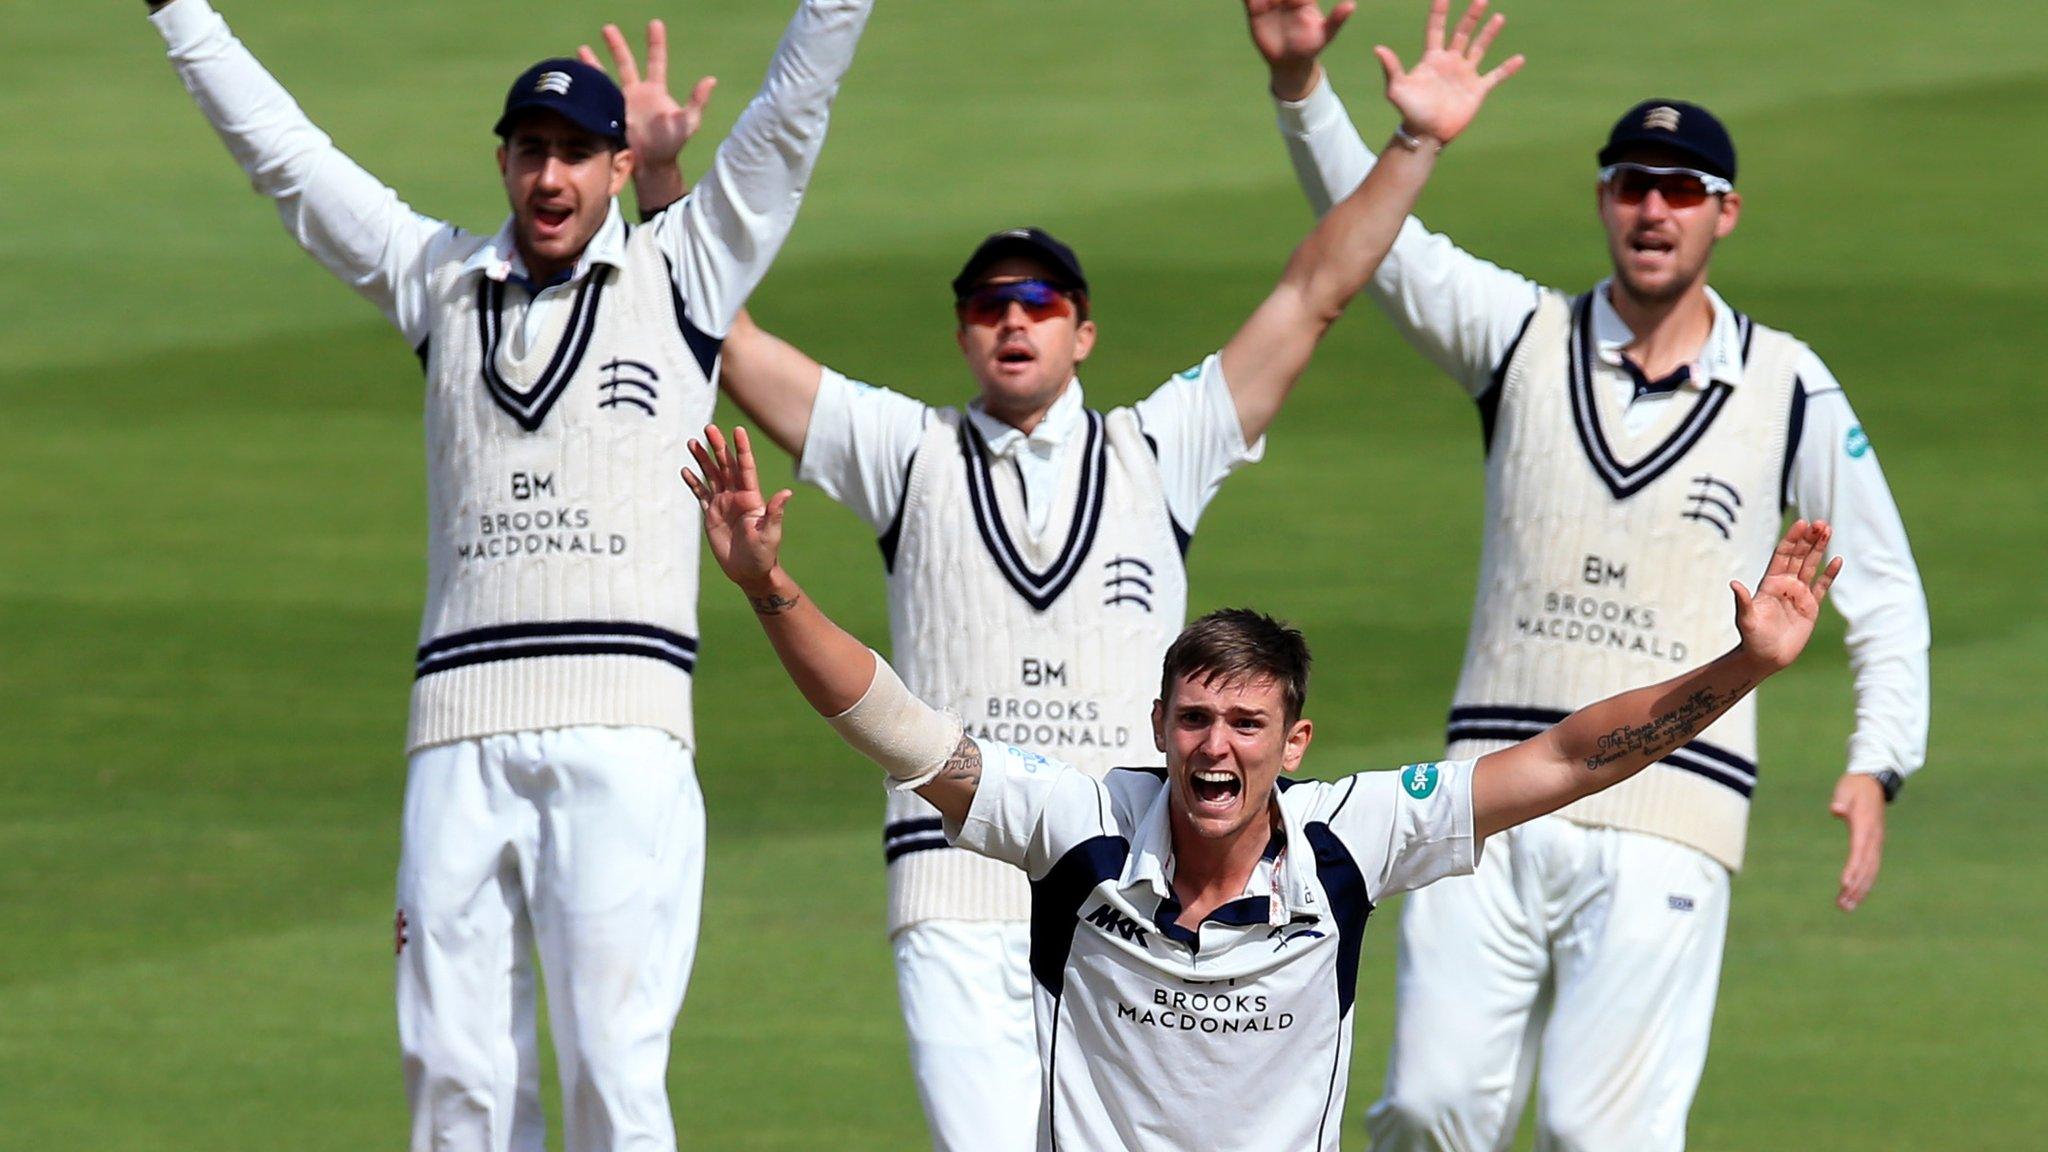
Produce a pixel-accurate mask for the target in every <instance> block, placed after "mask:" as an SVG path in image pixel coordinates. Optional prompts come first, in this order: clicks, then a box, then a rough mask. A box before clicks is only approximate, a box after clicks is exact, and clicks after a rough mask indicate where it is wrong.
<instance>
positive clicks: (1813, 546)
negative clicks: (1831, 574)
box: [1799, 520, 1829, 585]
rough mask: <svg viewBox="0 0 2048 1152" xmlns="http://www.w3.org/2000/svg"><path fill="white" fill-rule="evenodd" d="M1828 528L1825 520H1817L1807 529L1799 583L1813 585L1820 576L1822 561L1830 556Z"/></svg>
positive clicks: (1800, 561) (1800, 564)
mask: <svg viewBox="0 0 2048 1152" xmlns="http://www.w3.org/2000/svg"><path fill="white" fill-rule="evenodd" d="M1828 536H1829V531H1828V526H1827V522H1826V521H1824V520H1817V521H1815V522H1814V523H1813V524H1811V525H1810V526H1808V528H1807V532H1806V551H1805V553H1804V554H1803V555H1801V556H1800V557H1799V582H1800V583H1801V584H1806V585H1811V584H1812V583H1813V578H1814V577H1815V576H1817V575H1819V574H1820V565H1821V561H1822V560H1824V559H1826V558H1827V554H1828Z"/></svg>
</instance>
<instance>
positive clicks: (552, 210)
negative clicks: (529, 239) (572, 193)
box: [533, 204, 576, 240]
mask: <svg viewBox="0 0 2048 1152" xmlns="http://www.w3.org/2000/svg"><path fill="white" fill-rule="evenodd" d="M575 216H576V213H575V212H574V211H573V210H571V209H570V208H569V207H568V206H567V205H562V204H536V205H534V206H533V230H534V232H535V234H536V235H538V236H539V237H540V238H541V239H543V240H553V239H557V238H559V237H560V236H562V235H563V234H564V233H565V232H567V231H568V229H569V221H570V220H572V219H574V218H575Z"/></svg>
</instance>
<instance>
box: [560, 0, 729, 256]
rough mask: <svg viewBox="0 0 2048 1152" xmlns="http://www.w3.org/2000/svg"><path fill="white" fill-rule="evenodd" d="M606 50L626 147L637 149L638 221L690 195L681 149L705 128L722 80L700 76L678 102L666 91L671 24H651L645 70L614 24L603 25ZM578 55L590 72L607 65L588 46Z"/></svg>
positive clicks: (635, 191) (636, 197)
mask: <svg viewBox="0 0 2048 1152" xmlns="http://www.w3.org/2000/svg"><path fill="white" fill-rule="evenodd" d="M604 43H605V49H606V50H607V51H609V52H610V53H611V57H612V70H613V72H614V73H615V74H616V75H617V77H618V81H619V94H620V95H621V96H623V97H625V100H626V147H628V148H630V149H632V150H633V198H634V199H635V200H637V201H639V204H640V219H642V220H647V219H651V218H652V217H653V216H654V215H655V214H656V213H657V212H660V211H662V210H663V209H665V208H667V207H668V206H669V205H671V204H673V203H675V202H676V201H678V200H681V199H682V198H683V194H684V193H685V192H688V191H689V186H688V184H687V183H686V182H685V181H684V179H683V169H682V164H681V162H680V161H681V157H682V152H683V148H684V147H685V146H686V145H688V144H689V143H690V141H691V140H692V139H695V138H696V135H697V130H698V129H700V128H702V127H703V126H704V109H705V107H706V106H707V105H709V104H710V103H711V93H712V91H713V90H714V89H716V88H717V87H718V77H716V76H701V77H699V78H698V79H697V83H696V84H695V85H693V86H692V87H691V88H690V99H689V101H688V102H686V103H678V102H677V101H676V98H675V96H674V95H673V94H672V93H670V92H669V90H668V25H667V24H665V23H663V22H662V21H660V20H649V21H648V22H647V72H646V74H645V75H642V74H641V72H640V63H639V61H638V60H637V59H635V58H634V56H633V46H632V45H631V44H630V43H628V42H627V41H626V34H625V33H624V32H621V31H619V26H618V25H616V24H607V25H605V26H604ZM576 55H577V57H579V58H580V59H581V60H582V61H583V62H584V63H585V64H588V65H590V66H591V67H592V68H603V67H604V62H603V61H601V60H599V59H598V58H597V53H596V52H595V51H593V50H592V49H591V47H590V45H588V44H585V45H583V46H582V47H580V48H578V49H576Z"/></svg>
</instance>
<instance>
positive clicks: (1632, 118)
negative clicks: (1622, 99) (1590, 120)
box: [1600, 100, 1735, 184]
mask: <svg viewBox="0 0 2048 1152" xmlns="http://www.w3.org/2000/svg"><path fill="white" fill-rule="evenodd" d="M1647 145H1657V146H1661V147H1664V148H1670V149H1672V150H1673V151H1677V152H1683V153H1685V154H1686V155H1687V156H1689V157H1691V158H1692V159H1693V160H1694V161H1695V162H1696V163H1698V165H1699V167H1700V170H1701V171H1703V172H1707V173H1710V174H1712V175H1715V176H1719V177H1721V178H1722V179H1724V180H1726V181H1728V182H1729V183H1731V184H1733V183H1734V182H1735V141H1733V140H1731V139H1729V138H1728V129H1726V128H1723V127H1722V126H1721V122H1720V121H1719V120H1717V119H1715V118H1714V114H1713V113H1712V112H1709V111H1707V110H1706V109H1705V108H1702V107H1700V106H1699V105H1697V104H1688V103H1686V102H1685V101H1683V100H1645V101H1643V102H1642V103H1641V104H1638V105H1636V106H1635V107H1633V108H1631V109H1629V110H1628V111H1626V112H1624V113H1622V114H1621V119H1619V120H1617V121H1615V122H1614V131H1612V132H1609V133H1608V134H1607V146H1606V147H1605V148H1602V149H1600V163H1602V164H1612V163H1614V162H1615V161H1617V160H1619V159H1621V156H1622V153H1624V152H1627V151H1628V150H1629V149H1631V148H1640V147H1644V146H1647Z"/></svg>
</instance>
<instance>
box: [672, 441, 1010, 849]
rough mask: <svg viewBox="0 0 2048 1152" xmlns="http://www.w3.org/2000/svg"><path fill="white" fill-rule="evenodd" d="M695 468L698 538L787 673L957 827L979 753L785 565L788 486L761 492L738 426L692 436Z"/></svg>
mask: <svg viewBox="0 0 2048 1152" xmlns="http://www.w3.org/2000/svg"><path fill="white" fill-rule="evenodd" d="M690 454H691V455H692V456H694V457H696V460H697V472H696V473H692V472H690V471H688V470H685V471H684V472H683V482H684V483H686V484H688V485H689V486H690V491H691V492H692V493H694V494H695V495H696V497H697V503H698V504H699V505H700V506H701V507H702V508H703V510H704V538H705V541H706V542H707V543H708V544H709V545H710V547H711V555H712V557H713V558H714V559H716V560H717V561H718V567H719V570H720V571H722V572H724V573H725V575H726V578H727V579H729V580H731V581H732V582H733V583H734V584H736V585H738V586H739V588H740V590H741V591H742V592H744V593H746V596H747V603H749V604H751V605H752V606H753V608H754V616H755V618H756V619H758V620H759V621H760V622H761V630H762V631H763V632H765V633H767V634H768V642H769V644H770V645H772V646H773V647H774V649H775V654H776V656H778V657H780V658H781V660H782V666H783V668H784V669H786V670H787V671H788V672H789V678H790V679H791V680H793V681H795V682H796V686H797V690H798V691H799V692H802V693H803V696H804V699H805V700H807V701H809V702H810V705H811V707H813V708H815V709H817V710H818V713H819V715H821V716H824V717H826V718H827V719H828V720H829V721H830V722H831V724H832V727H833V728H834V730H836V731H837V732H838V733H839V735H840V736H841V737H842V738H843V739H845V741H846V742H847V744H848V745H850V746H851V747H852V748H853V749H854V750H855V751H857V752H860V753H861V754H862V755H864V756H867V757H868V758H869V759H871V760H873V761H874V762H875V763H877V764H880V765H881V766H882V769H883V770H884V771H886V772H887V773H888V774H889V776H890V778H891V779H892V780H895V781H896V783H897V786H898V787H901V788H910V789H914V790H915V791H916V792H917V794H918V795H919V796H922V797H924V799H925V801H926V802H927V803H929V804H931V805H932V806H933V807H934V808H937V809H938V810H939V812H940V813H941V814H942V815H944V816H945V817H946V818H947V819H948V820H951V821H953V822H954V823H955V824H956V825H957V824H959V823H960V822H962V821H964V820H965V819H966V818H967V810H968V808H969V806H971V805H972V804H973V802H974V792H975V789H976V787H977V786H978V785H979V784H980V783H981V750H980V748H979V747H978V746H976V744H975V743H974V741H973V740H972V739H970V738H968V737H967V736H965V735H964V734H963V733H962V730H961V726H960V721H959V720H958V719H956V718H953V717H950V716H947V715H945V714H944V713H941V712H939V711H938V710H937V709H934V708H932V707H931V706H930V705H928V704H926V703H924V702H923V701H921V700H919V699H917V698H916V697H915V696H912V695H911V694H910V693H909V691H908V690H906V689H905V688H904V687H903V682H902V681H901V680H899V679H897V676H896V673H895V671H894V670H893V669H891V668H890V667H889V665H888V662H887V661H885V660H883V659H882V658H881V657H880V656H877V655H876V654H875V653H874V651H873V650H872V649H870V648H868V646H867V645H865V644H862V643H861V642H860V641H859V640H856V639H854V638H853V637H852V636H851V635H849V634H848V633H847V632H846V631H845V630H844V629H842V628H840V627H839V625H837V624H835V623H833V622H832V619H831V618H830V617H828V616H826V615H825V613H824V612H822V611H821V610H819V608H818V606H817V604H816V603H815V602H814V601H812V600H811V599H810V597H808V596H806V595H804V592H803V589H802V588H800V587H798V586H797V583H796V581H795V580H794V579H793V578H792V577H791V576H790V575H789V573H788V572H786V571H784V570H783V567H782V564H781V561H780V555H781V550H782V522H783V512H784V510H785V509H786V508H787V507H788V505H789V499H790V492H789V490H788V489H786V488H785V489H783V490H782V491H780V492H777V493H776V494H775V495H774V496H773V497H772V498H769V499H766V500H764V499H763V498H762V496H761V480H760V474H759V472H758V471H757V469H756V467H755V464H754V451H753V445H752V443H751V441H750V439H749V438H748V436H747V431H746V429H744V428H739V429H735V430H734V432H733V437H732V440H731V442H730V443H728V442H727V440H726V438H725V436H724V435H723V434H722V433H721V432H719V430H718V429H717V428H716V427H708V428H706V429H704V439H703V440H702V441H696V440H693V441H691V442H690Z"/></svg>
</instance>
